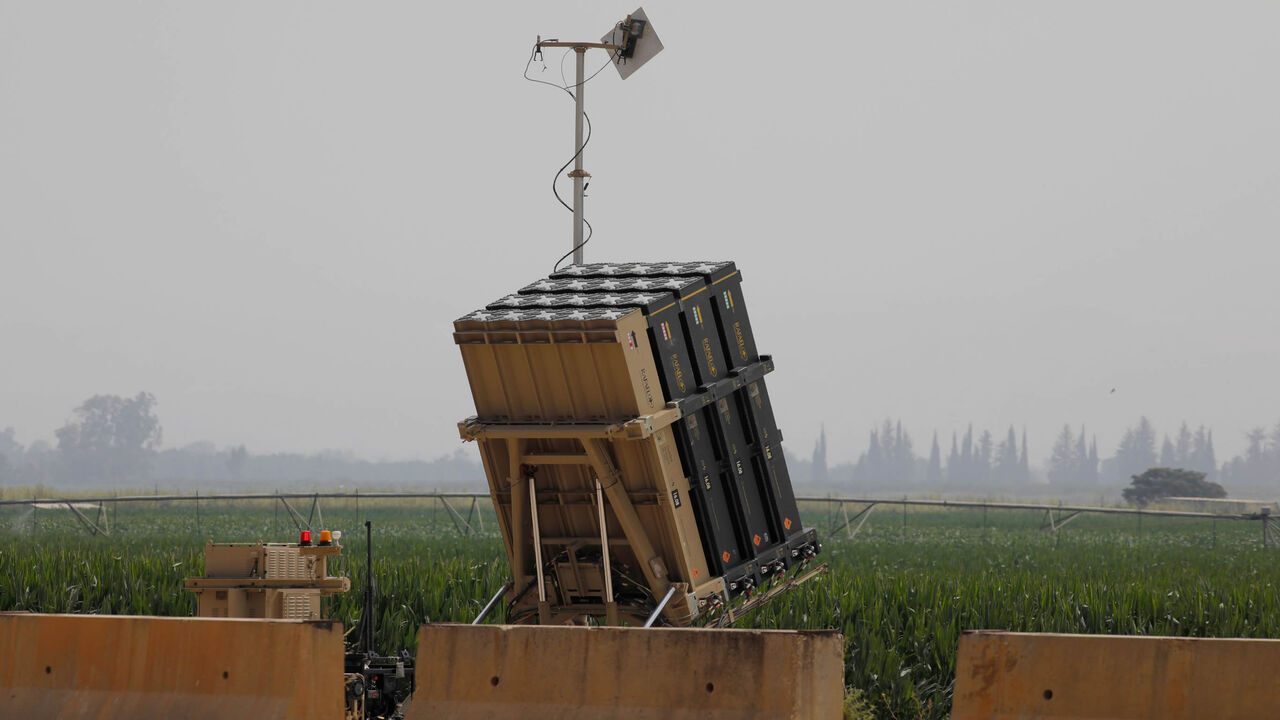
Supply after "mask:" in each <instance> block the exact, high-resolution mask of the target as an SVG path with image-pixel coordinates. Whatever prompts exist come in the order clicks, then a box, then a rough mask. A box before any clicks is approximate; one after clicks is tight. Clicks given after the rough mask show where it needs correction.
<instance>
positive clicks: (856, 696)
mask: <svg viewBox="0 0 1280 720" xmlns="http://www.w3.org/2000/svg"><path fill="white" fill-rule="evenodd" d="M843 717H844V720H875V718H876V715H875V710H874V709H873V708H872V707H871V703H869V702H867V697H866V694H865V693H863V692H862V691H861V690H859V689H858V688H855V687H851V688H845V689H844V713H843Z"/></svg>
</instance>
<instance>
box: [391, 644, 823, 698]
mask: <svg viewBox="0 0 1280 720" xmlns="http://www.w3.org/2000/svg"><path fill="white" fill-rule="evenodd" d="M417 677H418V690H417V692H416V693H415V695H414V699H413V702H412V703H411V704H410V709H409V712H408V714H407V715H406V720H427V719H428V718H439V717H448V718H462V719H466V718H486V719H488V718H499V719H500V718H520V719H521V720H524V719H526V718H574V719H575V720H577V719H580V718H581V719H588V720H589V719H590V718H607V719H608V720H619V719H620V718H628V719H631V718H635V719H638V720H646V719H650V718H673V719H675V720H679V719H681V718H699V719H704V720H713V719H719V718H724V719H728V718H733V719H734V720H742V719H749V718H816V719H823V718H839V717H840V716H841V703H842V701H843V696H844V649H843V640H842V638H841V637H840V635H839V634H838V633H836V632H834V631H814V632H803V631H801V632H794V631H779V630H705V629H679V628H649V629H642V628H614V627H591V628H587V627H572V626H560V627H550V626H530V625H427V626H424V627H423V628H422V631H421V633H420V634H419V636H418V664H417Z"/></svg>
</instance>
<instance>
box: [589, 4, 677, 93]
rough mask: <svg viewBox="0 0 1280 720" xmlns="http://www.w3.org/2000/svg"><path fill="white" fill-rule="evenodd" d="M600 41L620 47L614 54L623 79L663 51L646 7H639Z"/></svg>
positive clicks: (614, 59)
mask: <svg viewBox="0 0 1280 720" xmlns="http://www.w3.org/2000/svg"><path fill="white" fill-rule="evenodd" d="M600 42H602V43H608V44H610V45H617V46H618V47H619V48H620V49H619V50H618V51H617V52H616V53H614V55H613V64H614V67H616V68H618V75H621V76H622V79H623V80H626V79H627V78H629V77H631V73H633V72H635V71H636V70H639V69H640V66H641V65H644V64H645V63H647V62H649V61H650V60H652V59H653V56H654V55H657V54H658V53H660V52H662V41H661V40H659V39H658V33H656V32H654V30H653V26H652V25H650V24H649V17H648V16H647V15H645V14H644V8H637V9H636V11H635V12H633V13H631V14H630V15H628V16H627V19H626V20H623V21H622V22H620V23H618V24H617V25H615V26H614V27H613V29H612V30H610V31H609V32H608V33H606V34H605V36H604V37H602V38H600Z"/></svg>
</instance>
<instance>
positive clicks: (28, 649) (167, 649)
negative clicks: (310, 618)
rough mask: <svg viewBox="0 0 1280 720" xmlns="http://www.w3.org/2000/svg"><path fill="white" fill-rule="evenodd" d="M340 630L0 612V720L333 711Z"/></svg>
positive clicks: (339, 691) (336, 714)
mask: <svg viewBox="0 0 1280 720" xmlns="http://www.w3.org/2000/svg"><path fill="white" fill-rule="evenodd" d="M342 652H343V650H342V625H341V624H340V623H334V622H318V623H303V622H297V621H288V620H223V619H211V618H160V617H129V616H106V615H36V614H24V613H11V614H0V720H9V719H10V718H13V719H15V720H16V719H18V718H22V719H23V720H26V719H28V718H97V719H107V718H148V717H151V718H160V717H164V718H192V719H202V718H250V717H261V718H268V717H269V718H307V720H324V719H326V718H341V717H342V714H343V688H342Z"/></svg>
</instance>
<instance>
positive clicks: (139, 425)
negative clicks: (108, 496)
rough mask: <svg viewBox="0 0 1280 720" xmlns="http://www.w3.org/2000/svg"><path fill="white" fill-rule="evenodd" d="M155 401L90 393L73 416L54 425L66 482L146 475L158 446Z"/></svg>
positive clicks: (146, 396)
mask: <svg viewBox="0 0 1280 720" xmlns="http://www.w3.org/2000/svg"><path fill="white" fill-rule="evenodd" d="M155 404H156V399H155V397H154V396H152V395H151V393H145V392H141V393H138V395H137V396H136V397H133V398H122V397H119V396H117V395H94V396H93V397H91V398H89V399H88V400H85V401H84V402H83V403H82V404H81V405H80V407H78V408H76V409H75V419H73V420H71V421H70V422H68V423H67V424H66V425H63V426H62V427H60V428H58V429H57V430H56V431H55V432H54V434H55V435H57V436H58V455H59V456H60V460H61V462H62V469H63V470H64V472H65V473H66V477H67V479H68V480H70V481H72V482H76V483H92V484H98V485H102V484H119V483H121V482H136V481H138V480H143V479H146V477H147V476H148V475H149V474H150V472H151V456H152V455H153V454H155V451H156V449H157V448H159V447H160V419H159V418H158V417H156V413H155Z"/></svg>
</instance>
